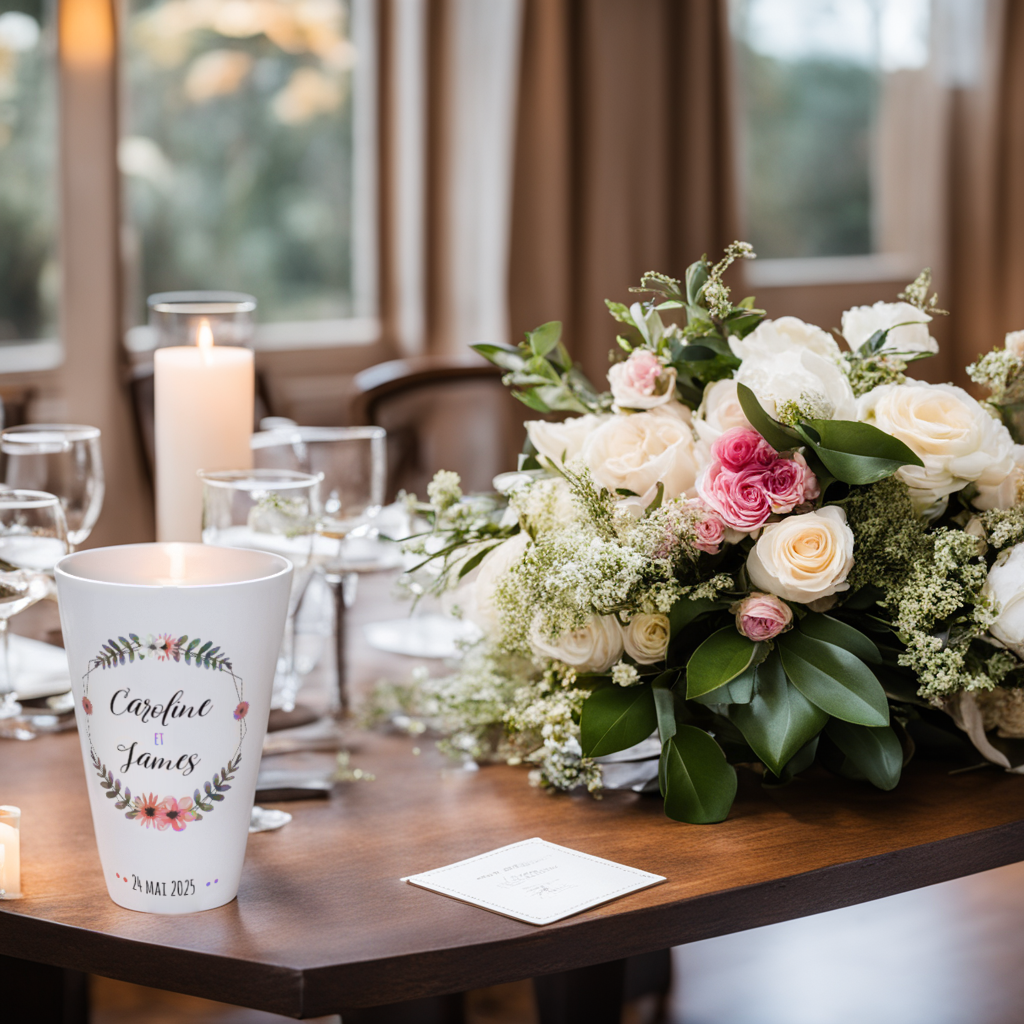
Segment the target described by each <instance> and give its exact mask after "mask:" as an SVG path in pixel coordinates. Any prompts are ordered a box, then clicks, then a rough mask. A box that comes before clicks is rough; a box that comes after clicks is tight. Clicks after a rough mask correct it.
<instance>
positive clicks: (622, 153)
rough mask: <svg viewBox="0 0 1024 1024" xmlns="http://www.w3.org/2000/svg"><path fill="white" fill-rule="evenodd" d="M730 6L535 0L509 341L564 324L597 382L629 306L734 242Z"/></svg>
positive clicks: (526, 63)
mask: <svg viewBox="0 0 1024 1024" xmlns="http://www.w3.org/2000/svg"><path fill="white" fill-rule="evenodd" d="M725 7H726V5H725V2H724V0H525V13H524V18H525V23H524V26H523V45H522V80H521V84H520V102H519V109H518V125H517V143H516V163H515V184H514V194H513V228H512V242H511V265H510V275H509V276H510V281H509V286H510V316H511V330H512V338H513V339H515V340H518V339H519V338H521V337H522V333H523V331H524V330H527V329H529V328H531V327H535V326H537V325H538V324H540V323H543V322H545V321H547V320H562V321H564V323H565V338H566V342H567V344H568V345H569V348H570V351H572V352H573V354H574V355H575V357H576V358H577V359H579V360H580V361H581V362H582V363H583V365H584V367H585V369H586V370H587V372H588V373H589V375H590V376H591V377H592V378H593V379H594V380H595V382H596V383H599V382H600V381H601V380H602V379H603V377H604V374H605V372H606V371H607V366H608V356H607V353H608V350H609V347H610V346H611V345H613V344H614V336H615V326H614V323H613V321H612V320H611V318H610V317H609V316H608V313H607V311H606V309H605V306H604V301H603V300H604V299H605V298H615V299H619V300H623V299H625V298H626V297H627V295H628V293H627V289H628V288H629V287H630V286H631V285H635V284H637V283H638V282H639V279H640V276H641V274H643V273H644V272H645V271H648V270H660V271H662V272H664V273H668V274H671V275H672V276H674V277H681V276H682V274H683V272H684V270H685V268H686V266H687V265H688V264H689V263H691V262H692V261H693V260H695V259H697V258H698V257H700V255H701V254H702V253H704V252H707V253H709V254H714V253H717V252H719V251H720V250H721V249H722V248H723V246H724V245H726V244H727V243H728V242H729V241H731V240H732V239H733V238H734V237H735V229H734V226H733V225H734V217H733V187H732V181H731V177H730V174H731V166H732V161H731V159H730V153H729V150H730V135H729V120H730V118H729V103H728V90H727V83H728V74H727V63H728V26H727V18H726V14H727V12H726V10H725Z"/></svg>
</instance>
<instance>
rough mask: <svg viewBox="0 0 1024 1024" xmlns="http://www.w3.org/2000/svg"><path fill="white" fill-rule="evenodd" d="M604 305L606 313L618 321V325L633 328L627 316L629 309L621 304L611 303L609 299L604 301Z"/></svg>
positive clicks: (629, 317)
mask: <svg viewBox="0 0 1024 1024" xmlns="http://www.w3.org/2000/svg"><path fill="white" fill-rule="evenodd" d="M604 304H605V305H606V306H607V307H608V312H609V313H611V315H612V316H613V317H614V318H615V319H616V320H618V322H619V323H620V324H629V325H630V326H631V327H632V326H633V318H632V317H631V316H630V315H629V307H628V306H626V305H623V303H621V302H613V301H612V300H611V299H605V300H604Z"/></svg>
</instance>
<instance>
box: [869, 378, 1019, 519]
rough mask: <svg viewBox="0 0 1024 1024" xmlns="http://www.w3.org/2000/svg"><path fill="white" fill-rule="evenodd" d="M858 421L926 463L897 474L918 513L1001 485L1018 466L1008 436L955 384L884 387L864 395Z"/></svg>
mask: <svg viewBox="0 0 1024 1024" xmlns="http://www.w3.org/2000/svg"><path fill="white" fill-rule="evenodd" d="M857 419H859V420H863V421H864V422H865V423H871V424H873V425H874V426H876V427H878V428H879V430H884V431H885V433H887V434H892V436H893V437H896V438H898V439H899V440H900V441H902V442H903V443H904V444H905V445H906V446H907V447H908V448H909V449H910V450H911V451H912V452H914V454H915V455H917V456H918V457H919V458H920V459H921V461H922V462H923V463H924V466H903V467H902V468H901V469H899V470H897V474H896V475H897V476H898V477H899V478H900V479H901V480H902V481H903V482H904V483H905V484H906V485H907V486H908V487H909V488H910V497H911V500H912V501H913V502H914V507H915V508H916V509H917V511H918V513H920V514H927V512H928V511H929V510H930V509H934V508H935V507H936V505H937V503H941V502H942V501H943V499H944V498H945V497H946V496H947V495H949V494H952V493H953V492H954V491H959V490H960V489H961V488H963V487H965V486H966V485H967V484H969V483H972V482H976V483H977V484H978V486H979V488H989V487H999V486H1000V485H1001V484H1003V483H1004V481H1005V480H1006V478H1007V477H1008V476H1009V475H1010V474H1011V473H1012V472H1013V470H1014V468H1015V463H1014V444H1013V439H1012V438H1011V437H1010V432H1009V431H1008V430H1007V429H1006V427H1005V426H1003V424H1002V423H1000V422H999V421H998V420H996V419H993V417H992V416H990V415H989V414H988V413H987V412H986V411H985V409H984V408H983V407H982V406H981V404H980V403H979V402H977V401H976V400H975V399H974V398H972V397H971V396H970V395H969V394H968V393H967V392H966V391H964V390H963V388H958V387H955V386H954V385H953V384H927V383H925V382H924V381H920V380H908V381H907V382H906V383H904V384H883V385H881V387H877V388H874V389H873V390H871V391H869V392H868V393H867V394H866V395H862V396H861V398H860V400H859V401H858V403H857ZM985 493H986V494H987V493H988V492H987V491H986V492H985ZM940 510H941V508H940Z"/></svg>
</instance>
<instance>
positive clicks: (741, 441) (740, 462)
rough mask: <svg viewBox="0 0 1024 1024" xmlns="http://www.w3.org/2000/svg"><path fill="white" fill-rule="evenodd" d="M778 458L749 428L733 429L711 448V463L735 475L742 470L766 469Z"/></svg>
mask: <svg viewBox="0 0 1024 1024" xmlns="http://www.w3.org/2000/svg"><path fill="white" fill-rule="evenodd" d="M778 457H779V453H778V452H777V451H776V450H775V449H774V448H773V447H772V446H771V445H770V444H769V443H768V442H767V441H766V440H765V439H764V438H763V437H762V436H761V435H760V434H759V433H758V432H757V431H756V430H751V429H750V428H749V427H733V428H732V429H731V430H727V431H726V432H725V433H724V434H722V436H721V437H719V438H718V440H717V441H715V443H714V444H713V445H712V446H711V459H712V461H715V462H720V463H721V464H722V465H723V466H725V468H726V469H731V470H732V471H733V472H736V473H738V472H740V471H741V470H744V469H766V468H767V467H768V466H770V465H771V464H772V463H773V462H775V461H776V460H777V459H778Z"/></svg>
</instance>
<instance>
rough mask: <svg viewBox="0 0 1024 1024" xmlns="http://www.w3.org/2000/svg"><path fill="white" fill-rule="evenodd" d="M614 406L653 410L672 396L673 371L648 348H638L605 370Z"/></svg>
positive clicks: (673, 395)
mask: <svg viewBox="0 0 1024 1024" xmlns="http://www.w3.org/2000/svg"><path fill="white" fill-rule="evenodd" d="M608 383H609V384H610V385H611V389H612V398H614V399H615V407H616V408H617V409H654V408H656V407H657V406H659V405H665V404H667V403H668V402H671V401H672V400H673V399H674V398H675V397H676V371H675V370H674V369H673V368H672V367H666V366H663V365H662V363H661V360H660V359H659V358H658V357H657V356H656V355H655V354H654V353H653V352H651V351H649V350H648V349H643V348H638V349H636V350H634V351H633V352H632V353H631V354H630V356H629V358H628V359H627V360H626V361H625V362H622V363H616V364H615V365H614V366H613V367H612V368H611V369H610V370H609V371H608Z"/></svg>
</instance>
